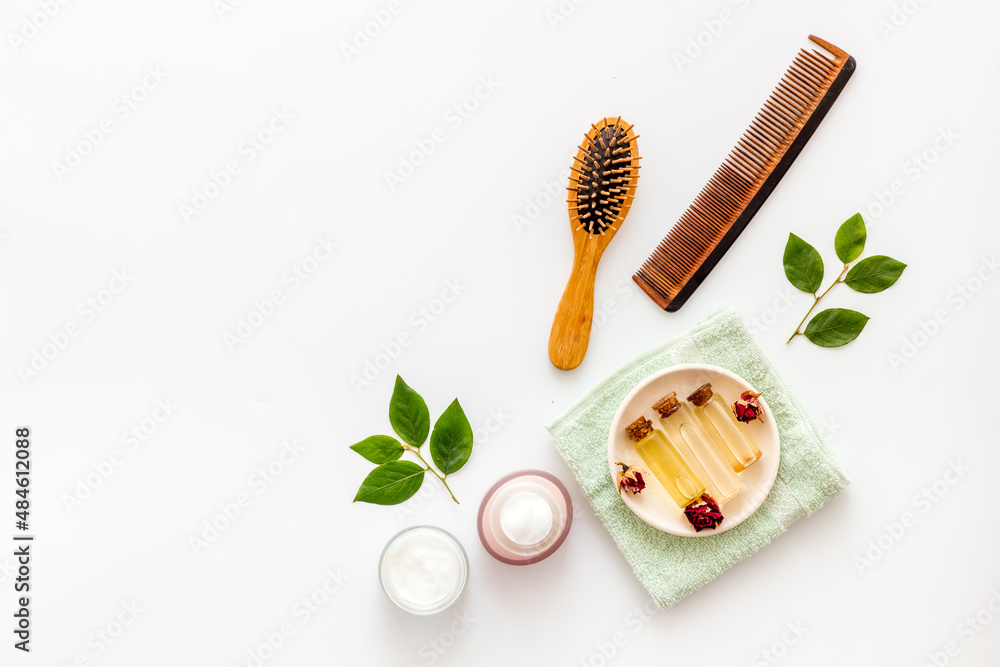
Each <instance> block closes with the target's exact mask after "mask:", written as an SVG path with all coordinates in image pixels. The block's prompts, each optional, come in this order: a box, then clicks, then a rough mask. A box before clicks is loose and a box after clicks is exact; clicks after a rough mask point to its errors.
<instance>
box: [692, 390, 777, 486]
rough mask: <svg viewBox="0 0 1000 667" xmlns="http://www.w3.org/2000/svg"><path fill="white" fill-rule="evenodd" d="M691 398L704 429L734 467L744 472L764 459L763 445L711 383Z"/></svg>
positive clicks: (695, 392)
mask: <svg viewBox="0 0 1000 667" xmlns="http://www.w3.org/2000/svg"><path fill="white" fill-rule="evenodd" d="M687 400H688V401H689V402H690V403H691V404H692V405H693V406H694V410H693V412H694V414H695V415H696V416H697V417H698V420H699V421H700V423H701V426H702V428H704V429H705V431H706V432H707V433H708V435H709V437H710V438H711V439H712V440H713V441H714V442H715V445H716V447H718V449H719V452H721V453H722V455H723V456H724V457H725V458H726V460H727V461H729V465H731V466H732V468H733V470H735V471H736V472H743V471H744V470H746V469H747V468H749V467H750V466H752V465H753V464H754V463H756V462H757V461H759V460H760V457H761V453H760V447H758V446H757V443H756V442H754V439H753V438H752V437H751V436H750V434H749V433H747V430H746V428H745V427H744V426H743V424H741V423H740V422H739V420H737V419H736V415H735V414H733V411H732V409H730V407H729V406H728V405H727V404H726V402H725V400H724V399H723V398H722V397H721V396H719V395H718V394H716V393H715V392H713V391H712V385H711V384H710V383H709V384H703V385H702V386H700V387H698V388H697V389H696V390H695V391H694V393H693V394H691V395H690V396H688V398H687Z"/></svg>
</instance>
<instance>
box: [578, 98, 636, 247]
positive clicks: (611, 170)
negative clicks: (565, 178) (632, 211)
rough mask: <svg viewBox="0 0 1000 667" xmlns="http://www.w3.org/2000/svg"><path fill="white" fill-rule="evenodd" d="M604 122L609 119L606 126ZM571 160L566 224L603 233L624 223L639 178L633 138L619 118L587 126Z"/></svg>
mask: <svg viewBox="0 0 1000 667" xmlns="http://www.w3.org/2000/svg"><path fill="white" fill-rule="evenodd" d="M608 120H612V121H613V122H612V123H611V124H608ZM590 127H591V129H590V131H589V132H587V134H586V135H585V136H584V139H583V143H581V144H580V149H579V151H577V154H576V156H575V157H574V158H573V166H572V167H570V169H571V170H572V173H571V175H570V177H569V188H567V189H568V190H569V192H570V196H569V199H567V200H566V202H567V203H568V204H569V215H570V221H571V222H573V223H574V229H580V228H583V229H585V230H586V231H587V232H588V233H590V234H604V233H605V232H606V231H607V230H608V229H614V228H615V225H618V224H620V223H621V221H622V220H624V218H625V215H626V213H628V207H629V206H630V205H631V202H632V197H633V196H635V183H636V180H637V179H638V178H639V156H638V155H637V153H636V141H635V140H636V139H637V136H636V135H634V134H632V127H633V126H632V125H628V124H626V123H623V122H622V119H621V117H619V118H616V119H605V120H604V121H601V123H600V126H598V125H591V126H590Z"/></svg>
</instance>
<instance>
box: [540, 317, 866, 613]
mask: <svg viewBox="0 0 1000 667" xmlns="http://www.w3.org/2000/svg"><path fill="white" fill-rule="evenodd" d="M686 363H702V364H711V365H713V366H721V367H722V368H725V369H727V370H730V371H732V372H733V373H736V374H737V375H739V376H740V377H742V378H744V379H746V380H747V381H748V382H749V383H750V384H751V385H753V386H754V387H755V388H756V389H757V391H759V392H761V394H763V396H764V398H765V399H766V400H767V404H768V407H769V408H770V410H771V412H772V413H773V416H774V419H775V421H776V422H777V427H778V435H779V437H780V441H781V461H780V463H779V465H778V477H777V479H776V480H775V482H774V487H773V488H772V489H771V493H770V494H769V495H768V497H767V499H766V500H765V501H764V503H763V504H762V505H761V506H760V508H759V509H758V510H757V511H756V512H755V513H754V514H753V515H752V516H750V517H749V518H748V519H746V520H745V521H744V522H743V523H741V524H740V525H739V526H737V527H735V528H733V529H731V530H727V531H726V532H724V533H720V534H718V535H713V536H708V537H697V538H695V537H679V536H676V535H671V534H669V533H664V532H661V531H659V530H657V529H656V528H653V527H652V526H649V525H648V524H646V523H645V522H644V521H642V519H640V518H638V517H637V516H635V515H634V514H633V513H632V511H631V510H629V509H628V507H626V505H625V503H624V502H622V500H621V499H620V498H619V496H618V490H617V488H616V487H615V484H614V482H613V481H612V479H611V475H610V472H609V470H608V458H607V456H608V455H607V443H608V431H609V429H610V428H611V420H612V419H613V418H614V415H615V412H617V410H618V406H619V405H620V404H621V402H622V401H623V400H624V399H625V396H626V395H627V394H628V393H629V392H630V391H631V390H632V389H633V388H634V387H635V386H636V385H637V384H638V383H639V382H641V381H642V380H643V379H644V378H646V377H648V376H649V375H651V374H653V373H655V372H657V371H660V370H663V369H664V368H668V367H670V366H674V365H677V364H686ZM547 428H548V430H549V432H550V433H551V434H552V439H553V440H554V441H555V445H556V449H558V450H559V453H560V454H561V455H562V457H563V458H564V459H566V463H567V464H568V465H569V467H570V469H571V470H572V471H573V474H574V475H575V476H576V479H577V481H578V482H579V483H580V486H581V487H582V488H583V492H584V493H585V494H586V496H587V499H588V500H589V501H590V503H591V505H593V507H594V511H595V512H596V513H597V515H598V516H599V517H600V518H601V520H602V521H603V522H604V525H605V527H607V529H608V532H610V533H611V536H612V537H613V538H614V540H615V542H616V543H617V544H618V548H619V549H620V550H621V552H622V553H623V554H624V555H625V558H626V560H628V562H629V565H631V566H632V570H633V571H634V572H635V574H636V576H637V577H638V578H639V581H641V582H642V584H643V586H645V587H646V589H647V590H648V591H649V593H650V595H651V596H652V597H653V599H654V600H655V601H656V603H657V604H658V605H660V606H661V607H669V606H671V605H673V604H676V603H677V602H678V601H680V600H681V599H683V598H684V597H685V596H686V595H688V594H690V593H691V592H693V591H695V590H697V589H698V588H700V587H701V586H704V585H705V584H707V583H708V582H710V581H711V580H713V579H714V578H715V577H717V576H719V575H720V574H721V573H722V572H724V571H725V570H726V569H727V568H729V567H732V566H733V565H734V564H736V563H738V562H739V561H741V560H742V559H744V558H746V557H747V556H749V555H751V554H752V553H754V552H755V551H757V550H758V549H760V548H761V547H763V546H764V545H765V544H767V543H768V542H770V541H771V540H772V539H774V538H775V537H777V536H778V535H780V534H781V533H783V532H784V531H785V530H786V529H787V528H788V527H789V526H790V525H791V524H792V523H793V522H795V521H796V520H797V519H799V518H801V517H804V516H808V515H810V514H812V513H813V512H815V511H816V510H817V509H819V508H820V507H821V506H822V505H823V503H825V502H826V501H827V500H829V499H830V498H833V497H834V496H836V495H837V494H839V493H840V492H841V491H843V490H844V488H845V487H846V486H847V484H848V483H849V480H848V479H847V476H846V475H845V474H844V471H843V469H842V468H841V467H840V464H839V463H838V462H837V460H836V459H835V458H834V456H833V453H832V452H831V451H830V449H829V448H828V447H827V445H826V443H825V442H824V441H823V438H822V437H821V436H820V434H819V430H818V429H817V428H816V424H815V423H814V422H813V421H812V419H811V418H810V417H809V415H808V414H806V411H805V410H804V409H803V407H802V405H801V403H799V400H798V399H797V398H796V397H795V395H794V394H793V393H792V392H791V391H790V390H789V388H788V385H787V384H785V381H784V380H783V379H782V378H781V376H780V375H778V372H777V371H776V370H775V368H774V366H773V365H772V364H771V362H770V361H769V360H768V359H767V357H765V356H764V353H763V351H762V350H761V349H760V346H758V345H757V342H756V341H754V340H753V337H752V336H751V335H750V332H749V330H748V329H747V327H746V325H745V324H744V323H743V320H742V319H741V318H740V316H739V314H738V313H737V312H736V310H735V309H733V308H731V307H730V308H723V309H721V310H719V311H717V312H716V313H714V314H713V315H711V316H709V317H708V318H706V319H705V320H703V321H702V322H700V323H699V324H697V325H696V326H695V327H693V328H692V329H691V330H689V331H688V332H687V333H684V334H682V335H680V336H678V337H676V338H674V339H672V340H670V341H667V342H666V343H664V344H663V345H660V346H658V347H656V348H654V349H652V350H650V351H648V352H646V353H645V354H643V355H641V356H639V357H638V358H636V359H634V360H633V361H631V362H630V363H628V364H626V365H624V366H622V367H621V368H619V369H618V370H617V371H615V372H614V373H612V374H611V376H609V377H608V378H606V379H605V380H604V381H603V382H601V383H600V384H599V385H597V386H596V387H595V388H594V389H592V390H591V391H590V392H589V393H588V394H587V395H585V396H584V397H583V398H582V399H580V401H579V402H577V403H576V405H574V406H573V407H572V408H570V409H569V410H568V411H567V412H566V414H564V415H563V416H561V417H559V418H558V419H556V420H555V421H553V422H552V423H551V424H549V425H548V426H547Z"/></svg>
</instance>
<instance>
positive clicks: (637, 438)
mask: <svg viewBox="0 0 1000 667" xmlns="http://www.w3.org/2000/svg"><path fill="white" fill-rule="evenodd" d="M625 431H626V432H627V433H628V437H629V438H631V439H632V441H633V442H635V451H636V452H638V453H639V456H640V457H641V458H642V460H643V462H644V463H645V464H646V467H648V468H649V471H650V472H651V473H653V477H655V478H656V480H657V481H658V482H659V483H660V484H661V485H662V486H663V488H665V489H666V490H667V493H669V494H670V497H671V498H673V499H674V502H675V503H677V506H678V507H680V508H682V509H683V508H685V507H687V506H688V505H690V504H691V503H692V502H694V501H696V500H698V499H699V498H701V496H702V494H703V493H705V484H704V483H703V482H702V481H701V479H699V478H698V476H697V475H696V474H695V472H694V470H692V469H691V466H690V465H688V463H687V461H685V460H684V457H683V456H682V455H681V453H680V452H679V451H677V447H675V446H674V444H673V443H672V442H670V440H668V439H667V437H666V436H665V435H663V431H661V430H660V429H658V428H656V429H654V428H653V422H651V421H649V420H648V419H646V418H645V417H639V418H638V419H636V420H635V421H634V422H632V423H631V424H630V425H629V426H627V427H626V428H625Z"/></svg>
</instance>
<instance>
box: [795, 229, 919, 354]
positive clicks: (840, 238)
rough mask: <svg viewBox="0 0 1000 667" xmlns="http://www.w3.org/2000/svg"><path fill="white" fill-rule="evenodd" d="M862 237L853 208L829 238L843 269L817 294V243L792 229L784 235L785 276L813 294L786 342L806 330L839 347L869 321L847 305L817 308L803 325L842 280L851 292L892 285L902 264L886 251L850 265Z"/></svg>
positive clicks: (827, 344)
mask: <svg viewBox="0 0 1000 667" xmlns="http://www.w3.org/2000/svg"><path fill="white" fill-rule="evenodd" d="M867 239H868V230H867V229H866V228H865V221H864V219H863V218H862V217H861V214H860V213H855V214H854V215H852V216H851V217H850V218H849V219H848V220H847V221H846V222H844V224H842V225H841V226H840V229H838V230H837V236H836V237H835V238H834V241H833V244H834V247H835V249H836V251H837V257H838V258H839V259H840V261H841V262H843V263H844V270H843V271H841V272H840V275H839V276H837V279H836V280H834V281H833V283H831V284H830V286H829V287H827V288H826V290H825V291H824V292H823V293H822V294H819V288H820V286H821V284H822V283H823V258H822V257H821V256H820V254H819V251H817V250H816V248H814V247H812V246H811V245H809V244H808V243H806V242H805V241H803V240H802V239H800V238H799V237H798V236H796V235H795V234H789V235H788V243H787V244H786V245H785V255H784V258H783V261H784V265H785V276H787V277H788V281H789V282H791V283H792V285H794V286H795V287H796V288H798V289H800V290H802V291H803V292H809V293H810V294H812V295H813V299H814V300H813V304H812V306H811V307H810V308H809V311H808V312H807V313H806V315H805V317H803V318H802V321H801V322H799V326H797V327H796V328H795V332H794V333H793V334H792V335H791V336H790V337H789V338H788V341H787V342H786V343H785V345H788V343H791V342H792V339H793V338H795V337H796V336H805V337H806V338H808V339H809V340H811V341H812V342H813V343H815V344H816V345H819V346H820V347H840V346H841V345H847V344H848V343H850V342H851V341H852V340H854V339H855V338H857V337H858V336H859V335H860V334H861V331H862V330H863V329H864V328H865V325H866V324H867V323H868V319H869V318H868V316H867V315H863V314H862V313H859V312H858V311H856V310H849V309H847V308H828V309H827V310H824V311H821V312H819V313H817V315H816V317H814V318H812V320H810V321H809V324H808V325H806V328H805V330H804V331H803V330H802V325H803V324H804V323H805V321H806V319H807V318H808V317H809V315H810V314H812V311H813V310H814V309H815V308H816V304H818V303H819V302H820V299H822V298H823V297H824V296H826V295H827V293H829V291H830V290H831V289H833V286H834V285H836V284H838V283H844V284H845V285H847V286H848V287H850V288H851V289H853V290H854V291H855V292H862V293H864V294H875V293H876V292H881V291H882V290H885V289H888V288H890V287H892V286H893V284H895V282H896V281H897V280H898V279H899V276H900V275H902V273H903V269H905V268H906V264H903V263H902V262H900V261H897V260H895V259H893V258H892V257H886V256H885V255H874V256H872V257H867V258H865V259H863V260H861V261H860V262H858V263H857V264H855V265H854V266H853V267H851V265H850V264H851V262H853V261H854V260H856V259H857V258H858V257H860V256H861V253H862V251H863V250H864V249H865V241H866V240H867ZM845 274H846V277H845Z"/></svg>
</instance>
